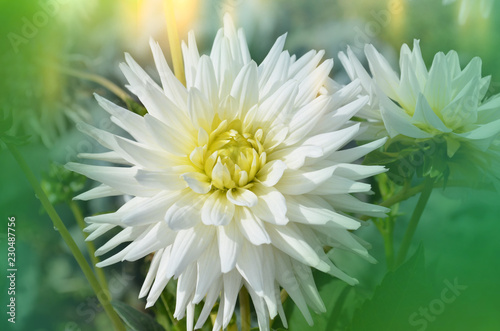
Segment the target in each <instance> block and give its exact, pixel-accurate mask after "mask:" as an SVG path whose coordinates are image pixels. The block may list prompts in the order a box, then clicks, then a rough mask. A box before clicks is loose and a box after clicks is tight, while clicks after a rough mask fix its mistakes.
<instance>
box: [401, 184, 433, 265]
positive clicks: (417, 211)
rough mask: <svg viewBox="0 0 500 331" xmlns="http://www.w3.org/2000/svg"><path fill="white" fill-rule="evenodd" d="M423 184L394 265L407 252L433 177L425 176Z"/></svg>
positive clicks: (425, 203)
mask: <svg viewBox="0 0 500 331" xmlns="http://www.w3.org/2000/svg"><path fill="white" fill-rule="evenodd" d="M423 185H424V187H423V191H422V194H421V195H420V198H419V199H418V202H417V205H416V206H415V210H413V214H412V215H411V219H410V223H409V224H408V228H407V229H406V232H405V235H404V237H403V241H402V243H401V247H400V248H399V253H398V256H397V259H396V267H397V266H399V265H401V264H402V263H403V262H404V260H405V258H406V255H407V254H408V249H409V248H410V245H411V241H412V239H413V235H414V234H415V231H416V229H417V226H418V222H419V221H420V217H421V216H422V213H423V211H424V209H425V206H426V205H427V201H429V197H430V196H431V193H432V189H433V188H434V179H433V178H431V177H427V178H426V179H425V181H424V184H423Z"/></svg>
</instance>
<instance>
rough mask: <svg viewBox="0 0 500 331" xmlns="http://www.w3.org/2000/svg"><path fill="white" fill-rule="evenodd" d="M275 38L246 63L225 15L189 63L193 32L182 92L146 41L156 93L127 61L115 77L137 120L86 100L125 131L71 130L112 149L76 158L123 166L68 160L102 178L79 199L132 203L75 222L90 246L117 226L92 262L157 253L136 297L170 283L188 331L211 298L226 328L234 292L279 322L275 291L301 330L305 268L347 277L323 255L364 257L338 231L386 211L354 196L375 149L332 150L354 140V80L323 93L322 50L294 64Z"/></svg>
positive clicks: (359, 102) (307, 296)
mask: <svg viewBox="0 0 500 331" xmlns="http://www.w3.org/2000/svg"><path fill="white" fill-rule="evenodd" d="M284 42H285V36H282V37H280V38H279V39H278V40H277V41H276V43H275V45H274V46H273V47H272V49H271V50H270V52H269V54H268V55H267V56H266V58H265V59H264V60H263V62H262V63H261V64H260V65H257V64H256V63H255V62H254V61H252V59H251V58H250V54H249V51H248V48H247V44H246V42H245V37H244V35H243V32H242V31H241V30H240V31H236V30H235V28H234V26H233V23H232V21H231V19H230V18H229V16H226V17H225V20H224V27H223V28H222V29H220V30H219V32H218V33H217V36H216V38H215V41H214V44H213V47H212V51H211V54H210V56H207V55H201V56H200V55H199V53H198V50H197V47H196V43H195V40H194V36H193V34H190V35H189V41H188V44H187V45H185V44H184V45H183V55H184V65H185V71H186V80H187V84H186V85H187V86H186V87H184V86H183V85H182V84H181V83H180V82H179V81H178V80H177V79H176V78H175V77H174V75H173V74H172V72H171V70H170V69H169V67H168V65H167V62H166V61H165V58H164V57H163V54H162V52H161V50H160V48H159V46H158V44H157V43H155V42H153V41H152V42H151V48H152V51H153V55H154V59H155V63H156V67H157V70H158V72H159V76H160V78H161V83H162V87H160V86H158V85H157V84H156V83H155V82H154V81H153V80H152V79H151V78H150V77H149V76H148V75H147V74H146V72H145V71H144V70H143V69H141V67H140V66H139V65H138V64H137V63H136V62H134V60H133V59H132V58H131V57H130V56H129V55H126V61H127V63H126V64H122V65H121V69H122V71H123V73H124V74H125V76H126V77H127V79H128V81H129V89H130V90H131V91H132V92H133V93H134V94H136V95H137V96H138V98H139V99H140V101H141V102H142V103H143V104H144V106H145V107H146V109H147V110H148V114H146V115H145V116H144V117H141V116H139V115H136V114H134V113H132V112H129V111H128V110H126V109H123V108H121V107H119V106H117V105H115V104H113V103H111V102H109V101H107V100H105V99H103V98H101V97H99V96H96V98H97V101H98V102H99V104H100V105H101V106H102V107H103V108H104V109H105V110H106V111H107V112H109V114H110V115H111V119H112V121H113V122H114V123H116V124H117V125H118V126H120V127H121V128H122V129H123V130H125V131H126V132H127V133H128V134H130V137H128V138H126V137H123V136H119V135H114V134H111V133H108V132H105V131H102V130H98V129H96V128H94V127H91V126H88V125H81V126H80V129H81V130H82V131H84V132H85V133H87V134H88V135H90V136H92V137H93V138H95V139H96V140H97V141H98V142H99V143H100V144H101V145H103V146H104V147H106V148H108V149H109V150H110V151H109V152H105V153H101V154H84V155H80V156H81V157H84V158H88V159H95V160H101V161H107V162H111V163H116V164H118V165H120V166H108V165H106V166H97V165H86V164H76V163H69V164H67V168H69V169H71V170H73V171H76V172H78V173H81V174H84V175H86V176H87V177H89V178H92V179H94V180H96V181H99V182H101V183H102V185H100V186H98V187H96V188H94V189H91V190H90V191H88V192H86V193H83V194H81V195H80V196H78V197H77V198H78V199H83V200H88V199H95V198H100V197H105V196H113V195H123V194H126V195H131V196H133V198H132V199H131V200H130V201H128V202H126V203H125V204H124V205H123V206H122V207H121V208H119V209H118V210H117V211H116V212H114V213H110V214H104V215H98V216H92V217H88V218H87V219H86V221H87V222H89V223H90V226H89V227H88V230H89V232H92V234H91V235H90V236H89V239H90V240H93V239H94V238H96V237H98V236H100V235H102V234H104V233H105V232H107V231H109V230H111V229H113V228H118V229H119V230H120V231H119V232H118V234H116V235H115V236H114V237H113V238H112V239H110V240H109V241H108V242H107V243H105V244H104V245H103V246H102V247H100V249H99V250H98V251H97V254H99V255H101V254H105V253H108V252H110V251H111V250H112V249H114V248H116V247H117V246H118V245H120V244H122V243H129V244H128V246H126V247H125V248H123V249H121V250H119V251H118V252H116V253H115V254H114V255H112V256H111V257H109V258H107V259H106V260H104V261H102V262H101V263H100V265H99V266H101V267H102V266H107V265H110V264H113V263H116V262H119V261H124V260H127V261H135V260H138V259H140V258H142V257H145V256H146V255H148V254H154V257H153V259H152V262H151V266H150V268H149V271H148V274H147V276H146V279H145V281H144V285H143V287H142V289H141V291H140V295H139V296H140V297H145V296H147V306H152V305H153V304H154V303H155V302H156V300H157V299H158V297H159V295H160V293H161V292H162V290H163V289H164V288H165V286H166V284H167V283H168V282H169V281H171V280H172V279H177V282H178V283H177V295H176V307H175V313H174V316H175V317H176V318H178V319H181V318H183V317H184V316H185V315H186V316H187V323H188V329H192V328H193V324H194V321H193V320H194V306H195V305H196V304H198V303H200V302H202V300H204V306H203V309H202V311H201V314H200V316H199V318H198V320H197V323H196V325H194V327H196V328H199V327H201V326H202V325H203V324H204V323H205V321H206V319H207V317H208V316H209V313H210V312H211V310H212V308H213V306H214V304H215V303H216V301H217V300H219V310H218V315H217V318H216V321H215V325H214V329H219V328H221V327H222V328H225V327H226V326H227V325H228V323H229V321H230V320H231V317H232V314H233V312H234V309H235V305H236V302H237V295H238V292H239V291H240V288H241V287H242V286H244V287H246V289H247V290H248V292H249V294H250V296H251V299H252V301H253V304H254V306H255V310H256V312H257V316H258V322H259V326H260V327H261V328H262V329H263V330H269V318H274V317H275V316H276V315H277V314H280V316H281V318H282V319H283V320H284V316H283V309H282V306H281V302H280V300H279V293H280V290H281V289H282V288H283V289H285V290H286V291H287V292H288V294H289V295H290V297H291V298H292V299H293V300H294V301H295V303H296V304H297V305H298V307H299V308H300V310H301V311H302V313H303V314H304V316H305V317H306V319H307V320H308V321H309V322H310V323H312V319H311V315H310V312H309V309H308V307H310V308H311V309H312V310H314V311H316V312H321V311H324V310H325V307H324V305H323V303H322V300H321V298H320V296H319V295H318V292H317V290H316V287H315V284H314V280H313V277H312V273H311V268H315V269H318V270H321V271H323V272H325V273H329V274H331V275H333V276H335V277H338V278H340V279H342V280H344V281H346V282H347V283H349V284H356V283H357V281H356V279H353V278H352V277H350V276H348V275H347V274H345V273H344V272H342V271H341V270H340V269H339V268H338V267H336V266H335V265H334V264H333V263H332V261H331V260H330V259H329V258H328V256H327V255H326V254H325V253H324V251H323V247H324V246H328V247H335V248H341V249H345V250H348V251H351V252H353V253H355V254H358V255H360V256H362V257H364V258H366V259H367V260H369V261H372V260H373V258H371V257H370V256H369V255H368V253H367V251H366V249H365V247H364V245H363V244H361V240H359V239H358V238H356V237H355V236H354V235H352V234H351V233H350V232H349V231H350V230H355V229H357V228H358V227H359V226H360V223H359V222H358V221H357V220H355V219H353V218H352V217H350V216H348V215H346V214H345V213H344V212H354V213H359V214H367V215H374V216H382V215H383V214H384V212H386V210H385V209H384V208H381V207H377V206H373V205H370V204H367V203H364V202H361V201H359V200H357V199H356V198H355V197H354V196H352V195H351V193H358V192H368V191H369V190H370V185H368V184H366V183H362V182H358V180H360V179H363V178H367V177H369V176H372V175H374V174H378V173H380V172H382V171H384V168H383V167H379V166H362V165H357V164H352V162H353V161H355V160H357V159H359V158H360V157H362V156H363V155H365V154H366V153H368V152H369V151H371V150H373V149H375V148H378V147H380V146H381V145H382V144H383V143H384V141H383V140H379V141H375V142H373V143H370V144H367V145H363V146H359V147H354V148H351V149H346V150H340V148H341V147H343V146H345V145H346V144H347V143H348V142H350V141H351V140H352V139H353V138H354V137H356V135H357V134H358V132H359V124H353V123H350V122H348V121H349V119H350V117H351V116H352V115H353V114H354V113H356V111H357V110H358V109H360V107H362V106H363V105H364V104H365V103H366V101H367V98H365V99H357V98H356V96H357V94H358V93H359V92H360V91H359V85H358V84H357V83H353V84H350V85H348V86H346V87H343V88H340V89H338V90H337V91H336V92H335V93H333V94H332V93H330V94H326V91H327V89H326V88H325V84H330V85H335V84H334V83H333V81H331V80H329V78H328V74H329V72H330V70H331V68H332V65H333V63H332V61H331V60H326V61H324V62H323V63H321V64H319V63H320V59H321V57H322V55H323V52H316V51H310V52H309V53H307V54H305V55H304V56H302V57H301V58H298V59H296V58H295V56H290V55H289V54H288V52H287V51H283V44H284ZM318 64H319V65H318ZM284 323H285V324H286V321H285V322H284Z"/></svg>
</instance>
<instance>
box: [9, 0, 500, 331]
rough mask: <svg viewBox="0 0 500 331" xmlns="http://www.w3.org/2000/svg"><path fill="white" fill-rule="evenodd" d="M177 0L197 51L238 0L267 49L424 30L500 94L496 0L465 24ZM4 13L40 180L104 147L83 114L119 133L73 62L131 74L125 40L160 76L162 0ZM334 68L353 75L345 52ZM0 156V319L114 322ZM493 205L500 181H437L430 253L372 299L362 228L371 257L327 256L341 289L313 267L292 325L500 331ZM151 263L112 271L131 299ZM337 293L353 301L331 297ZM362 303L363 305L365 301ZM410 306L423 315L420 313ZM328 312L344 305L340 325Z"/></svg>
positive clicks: (424, 233) (386, 6)
mask: <svg viewBox="0 0 500 331" xmlns="http://www.w3.org/2000/svg"><path fill="white" fill-rule="evenodd" d="M174 3H175V6H176V10H177V12H176V14H177V21H178V24H179V33H180V34H181V39H186V36H187V32H188V31H189V30H191V29H194V30H195V32H196V36H197V41H198V43H199V48H200V52H208V51H209V49H210V45H211V41H212V40H213V37H214V35H215V32H216V30H217V29H218V27H219V26H220V25H221V19H222V15H223V14H224V13H225V12H230V13H231V14H232V15H233V17H234V20H235V22H236V24H237V25H239V26H241V27H243V28H244V29H245V32H246V35H247V39H248V42H249V44H250V51H251V53H252V55H253V57H254V59H256V60H257V61H258V62H260V60H261V59H262V58H263V57H264V55H265V54H266V52H267V50H269V48H270V47H271V46H272V43H273V41H274V40H275V39H276V38H277V37H278V36H279V35H281V34H283V33H285V32H288V39H287V44H286V47H287V49H288V50H289V51H290V53H296V54H297V55H301V54H303V53H304V52H306V51H307V50H309V49H311V48H315V49H325V50H326V57H333V58H335V59H336V60H337V53H338V52H339V51H343V50H345V48H346V46H347V45H351V47H353V49H354V50H355V51H358V52H359V51H361V49H362V45H363V44H364V43H373V44H375V45H376V46H377V47H378V48H379V49H380V50H381V51H382V52H383V53H384V54H385V55H386V56H387V57H388V58H389V59H392V60H393V62H394V64H396V63H397V54H398V52H399V48H400V47H401V45H402V44H403V43H408V44H412V41H413V39H414V38H417V39H420V40H421V48H422V52H423V56H424V59H425V60H426V63H427V65H428V66H429V65H430V63H431V61H432V58H433V56H434V54H435V53H436V52H438V51H444V52H447V51H449V50H452V49H454V50H456V51H457V52H458V53H459V55H460V59H461V64H462V66H464V65H465V64H467V63H468V62H469V61H470V60H471V59H472V58H473V57H475V56H479V57H481V59H482V60H483V75H491V76H492V83H491V88H490V92H489V93H490V95H491V94H494V93H498V92H500V65H499V63H498V62H499V55H498V54H499V50H500V36H499V35H498V31H500V19H499V18H500V4H498V3H495V4H494V5H493V10H492V12H491V14H490V15H489V17H487V18H484V17H482V16H481V15H480V12H479V10H478V9H475V10H473V11H472V12H471V13H470V15H469V17H468V19H467V21H466V22H465V24H459V22H458V11H459V7H460V1H458V2H455V3H452V4H450V5H447V6H444V5H443V4H442V3H441V1H436V0H379V1H371V0H338V1H328V0H319V1H305V0H304V1H297V0H287V1H285V0H277V1H264V0H225V1H219V0H208V1H202V0H176V1H174ZM476 3H479V1H477V2H476ZM0 17H1V19H0V77H1V79H0V84H1V85H0V91H1V92H0V105H1V108H2V110H4V111H7V112H10V113H12V114H13V116H14V127H13V128H12V129H11V133H12V134H16V135H21V134H27V135H30V136H31V140H30V142H29V143H28V144H26V145H24V146H21V147H19V149H20V151H21V153H22V154H23V156H24V157H25V158H26V159H27V161H28V163H29V165H30V167H31V169H32V170H33V171H34V172H35V174H36V175H37V176H38V177H39V178H40V179H41V178H42V176H43V175H44V174H47V173H48V171H49V167H50V164H51V162H54V163H56V164H64V163H66V162H68V161H70V160H75V159H76V154H77V153H81V152H91V151H94V152H95V151H97V150H98V147H97V146H96V145H95V144H94V143H93V142H92V141H91V140H90V138H87V137H84V136H83V135H82V134H80V133H79V132H77V131H76V129H75V121H79V120H83V121H87V122H90V123H93V124H94V125H95V126H97V127H99V128H103V129H106V130H116V128H114V127H113V126H112V125H111V123H110V121H109V120H107V119H106V118H105V116H104V114H103V112H101V111H100V110H99V109H98V107H97V105H96V102H95V101H94V99H93V97H92V94H93V93H94V92H97V93H99V94H101V95H104V96H106V97H108V98H110V99H111V100H113V101H115V102H117V103H121V104H123V103H122V102H121V101H120V100H119V99H118V98H117V97H116V96H114V95H113V94H112V93H110V92H109V91H108V90H107V89H106V88H104V87H103V86H101V85H99V84H96V83H95V82H92V81H89V80H86V79H82V78H81V77H76V76H78V75H76V76H75V74H72V75H68V74H67V72H68V69H71V70H78V71H79V72H84V73H90V74H97V75H99V76H102V77H105V78H107V79H108V80H110V81H112V82H114V83H115V84H117V85H118V86H123V84H124V78H123V77H122V75H121V73H120V72H119V69H118V64H119V63H120V62H122V61H123V52H125V51H127V52H129V53H131V55H132V56H133V57H134V58H135V59H136V60H137V61H138V62H139V63H140V64H141V65H143V66H144V67H145V68H146V69H147V70H148V71H149V72H151V73H152V75H153V76H154V77H156V76H155V73H154V70H151V69H153V68H154V64H153V62H152V56H151V54H150V51H149V47H148V41H149V37H150V36H152V37H153V38H155V39H156V40H158V41H159V42H160V44H161V45H162V48H163V50H164V53H165V55H166V56H167V58H168V57H169V54H168V42H167V38H166V27H165V19H164V16H163V10H162V1H161V0H158V1H155V0H121V1H118V0H115V1H97V0H45V1H44V0H40V1H27V0H22V1H16V2H13V1H8V0H1V1H0ZM333 77H334V78H335V79H338V80H339V81H341V82H346V75H345V73H344V72H343V71H342V70H341V66H340V65H339V63H338V61H337V64H336V65H335V67H334V71H333ZM0 164H1V169H2V171H0V183H1V185H0V199H1V201H0V218H1V220H2V224H3V225H2V226H1V228H0V239H1V245H0V246H1V247H0V252H5V253H0V256H2V258H1V259H0V261H1V262H0V266H1V274H2V277H1V279H2V281H0V284H1V286H0V291H1V292H0V293H1V295H0V298H1V301H0V303H1V304H0V306H2V307H4V308H2V313H1V315H0V316H2V318H1V320H0V330H11V329H12V330H109V329H110V325H109V322H108V320H107V318H106V316H105V315H104V314H102V308H101V307H100V306H99V305H98V303H97V300H96V298H95V296H93V292H92V291H91V289H90V287H89V286H88V284H87V282H86V280H85V279H84V277H83V274H82V273H81V271H80V269H79V268H78V266H77V264H76V263H75V261H74V259H73V258H72V256H71V255H70V253H69V251H68V249H67V248H66V247H65V245H64V243H63V242H62V240H61V238H60V236H59V234H58V233H57V232H56V231H55V230H54V228H53V226H52V223H51V221H50V220H49V218H48V217H47V215H46V214H45V213H44V212H43V211H42V210H41V206H40V203H39V201H38V200H37V198H36V197H35V195H34V193H33V192H32V190H31V187H30V186H29V184H28V182H27V181H26V179H25V178H24V176H23V174H22V172H21V171H20V169H19V168H18V167H17V164H16V163H15V161H14V159H13V158H12V157H11V155H10V154H9V153H8V151H7V150H6V149H5V148H3V146H2V149H1V150H0ZM55 180H56V181H57V178H56V179H55ZM91 184H92V183H87V186H88V187H90V185H91ZM120 203H121V201H120V200H119V199H118V198H117V199H107V200H105V201H97V202H92V203H89V204H82V207H83V210H84V213H85V214H86V215H87V214H91V213H96V212H105V211H112V210H115V209H116V206H118V205H119V204H120ZM415 203H416V200H415V199H410V200H409V201H407V202H405V203H404V204H402V206H401V208H400V211H401V213H402V214H403V215H402V216H401V218H400V219H399V221H398V222H401V223H400V224H398V225H397V226H396V245H398V244H399V241H400V239H401V237H402V233H403V231H404V225H405V224H406V223H405V222H407V221H408V218H409V216H408V213H410V212H411V210H412V208H413V206H414V204H415ZM499 205H500V204H499V196H498V194H493V193H491V192H480V191H475V190H472V189H460V190H459V189H447V190H445V191H444V192H441V191H439V190H436V191H435V192H434V193H433V195H432V197H431V200H430V203H429V205H428V208H427V210H426V211H425V213H424V215H423V217H422V221H421V224H420V227H419V229H418V231H417V234H416V240H415V243H418V242H421V244H422V247H423V248H422V250H423V252H422V251H419V252H420V253H418V255H415V256H414V261H413V262H412V263H413V264H411V265H409V266H408V268H409V270H403V271H401V272H400V273H399V274H395V275H392V277H393V278H390V279H389V280H388V281H386V282H385V283H383V284H382V286H381V289H380V291H379V295H378V296H377V297H374V299H373V302H374V303H375V304H372V305H371V306H370V305H368V306H363V305H362V303H363V300H364V299H366V298H369V297H371V296H372V293H373V291H374V289H375V288H376V287H377V285H378V284H380V283H381V281H382V279H383V277H384V274H385V265H384V253H383V245H382V239H381V237H380V235H379V234H378V233H377V231H376V229H375V227H374V226H373V225H372V224H369V223H367V226H366V227H364V228H363V229H361V230H360V231H359V232H358V234H359V235H360V236H361V237H362V238H364V239H365V240H367V241H369V242H370V243H372V244H373V249H372V254H373V255H374V256H375V257H376V259H377V260H379V261H380V263H379V264H378V265H367V264H366V263H365V262H363V261H358V260H357V259H356V258H354V257H352V256H345V255H342V254H340V253H339V254H337V253H335V254H336V255H335V256H333V258H334V259H335V260H336V261H338V262H339V263H341V264H342V265H344V266H345V268H346V269H348V270H350V271H351V272H352V273H353V274H354V275H356V276H357V277H358V278H359V279H360V285H359V286H358V287H356V288H353V289H350V288H349V289H345V286H344V285H342V284H341V283H340V282H337V281H333V282H332V281H331V280H330V279H329V278H327V277H325V276H323V275H319V274H317V275H316V276H317V281H318V286H319V287H320V290H321V294H322V296H323V298H324V299H325V302H326V305H327V307H328V308H329V313H328V314H326V315H322V316H319V317H317V318H316V319H315V320H316V325H315V327H313V328H309V327H307V326H306V324H305V321H304V319H303V317H302V316H301V315H300V313H298V311H297V309H294V307H293V305H292V304H290V303H289V302H288V304H287V306H286V310H287V311H288V316H289V323H290V330H307V329H311V330H312V329H315V330H334V329H337V330H344V329H345V326H346V324H347V322H348V320H349V319H350V318H351V317H353V316H354V318H355V320H356V321H358V322H356V323H357V324H356V323H355V324H354V325H355V327H354V329H355V330H375V331H378V330H381V331H385V330H397V331H404V330H480V331H481V330H485V331H490V330H492V331H493V330H500V314H498V311H499V309H500V296H499V295H498V294H499V293H500V282H499V281H498V280H499V279H500V259H499V254H500V240H499V239H498V237H499V234H500V224H499V221H500V219H499V218H500V216H499V215H500V207H499ZM57 210H58V212H59V213H60V215H61V216H62V217H63V220H64V222H65V223H66V225H67V227H68V228H70V230H71V231H72V234H73V237H74V238H75V240H76V241H77V242H78V243H79V245H81V247H82V248H83V247H84V244H83V236H82V234H81V233H80V231H79V228H78V227H77V225H76V223H75V220H74V218H73V216H72V214H71V212H70V209H69V207H68V206H67V205H64V204H61V205H58V206H57ZM9 216H15V217H16V222H17V232H16V235H17V237H16V238H17V241H16V249H17V250H16V253H17V265H18V274H17V275H18V278H17V291H16V292H17V293H16V300H17V301H16V302H17V323H16V324H15V325H12V324H8V323H7V321H6V320H7V318H6V314H5V312H4V310H6V308H5V307H6V304H7V300H8V297H7V294H6V291H5V290H4V289H5V288H6V286H4V284H6V277H5V273H6V262H7V261H6V260H7V256H6V255H7V241H6V235H5V232H6V230H7V227H6V222H7V218H8V217H9ZM99 243H100V242H97V244H99ZM416 247H417V244H415V247H414V249H413V251H415V250H416ZM145 270H146V266H145V265H144V264H142V263H141V262H138V263H123V264H121V265H118V266H113V267H108V268H106V269H105V272H106V274H107V276H108V280H109V282H110V288H111V290H112V293H113V297H114V298H116V299H120V300H122V301H125V302H128V303H129V304H131V305H132V306H134V307H136V308H138V309H143V307H144V302H143V301H139V300H137V299H136V297H137V294H138V292H139V288H140V285H141V282H142V280H143V278H144V274H145ZM455 280H458V283H459V284H460V285H462V286H466V287H467V288H466V289H464V290H461V292H460V294H459V295H457V296H456V299H455V300H454V301H453V302H451V303H444V304H443V305H441V304H440V303H436V302H437V301H439V300H441V299H440V298H441V294H442V292H443V290H444V289H445V288H446V287H447V285H446V284H448V283H446V282H451V283H453V282H454V281H455ZM380 292H382V294H380ZM339 297H342V298H344V299H345V300H346V301H345V302H346V303H345V304H344V305H343V306H339V307H338V308H335V307H337V305H336V302H337V300H338V298H339ZM436 300H437V301H436ZM429 305H430V306H429ZM355 307H362V308H361V309H360V311H361V312H360V311H356V309H354V308H355ZM421 307H423V308H424V309H425V308H427V309H430V311H431V313H432V311H434V312H439V314H433V315H432V314H431V315H430V317H429V318H428V317H425V315H423V313H422V312H421V311H419V309H420V308H421ZM414 313H417V316H416V317H415V316H413V317H414V318H413V319H412V318H411V316H412V314H414ZM332 314H333V315H334V316H341V318H339V319H337V320H336V322H335V323H333V324H332V322H331V318H330V317H331V316H332ZM411 320H413V322H412V321H411ZM363 321H368V322H363ZM423 321H426V322H425V323H424V322H423ZM367 323H368V324H367ZM278 324H279V322H277V323H276V325H277V326H279V325H278ZM424 324H425V328H424ZM381 327H383V328H381Z"/></svg>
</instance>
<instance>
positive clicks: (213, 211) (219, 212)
mask: <svg viewBox="0 0 500 331" xmlns="http://www.w3.org/2000/svg"><path fill="white" fill-rule="evenodd" d="M234 209H235V207H234V204H233V203H231V202H229V201H228V200H227V198H226V194H224V192H223V191H221V190H215V191H214V192H212V193H211V194H210V196H209V197H208V198H207V200H206V201H205V203H204V204H203V208H202V210H201V220H202V221H203V223H204V224H206V225H222V226H224V225H227V224H229V222H231V220H232V219H233V215H234Z"/></svg>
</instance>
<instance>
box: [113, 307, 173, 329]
mask: <svg viewBox="0 0 500 331" xmlns="http://www.w3.org/2000/svg"><path fill="white" fill-rule="evenodd" d="M111 304H112V305H113V307H114V308H115V310H116V312H117V313H118V315H119V316H120V317H121V319H122V320H123V321H124V322H125V324H127V326H128V327H129V328H130V329H132V330H133V331H165V329H164V328H163V327H162V326H161V325H160V324H158V323H157V322H156V321H155V320H154V318H153V317H151V316H150V315H148V314H145V313H143V312H140V311H138V310H137V309H135V308H132V307H130V306H129V305H127V304H125V303H123V302H120V301H111Z"/></svg>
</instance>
